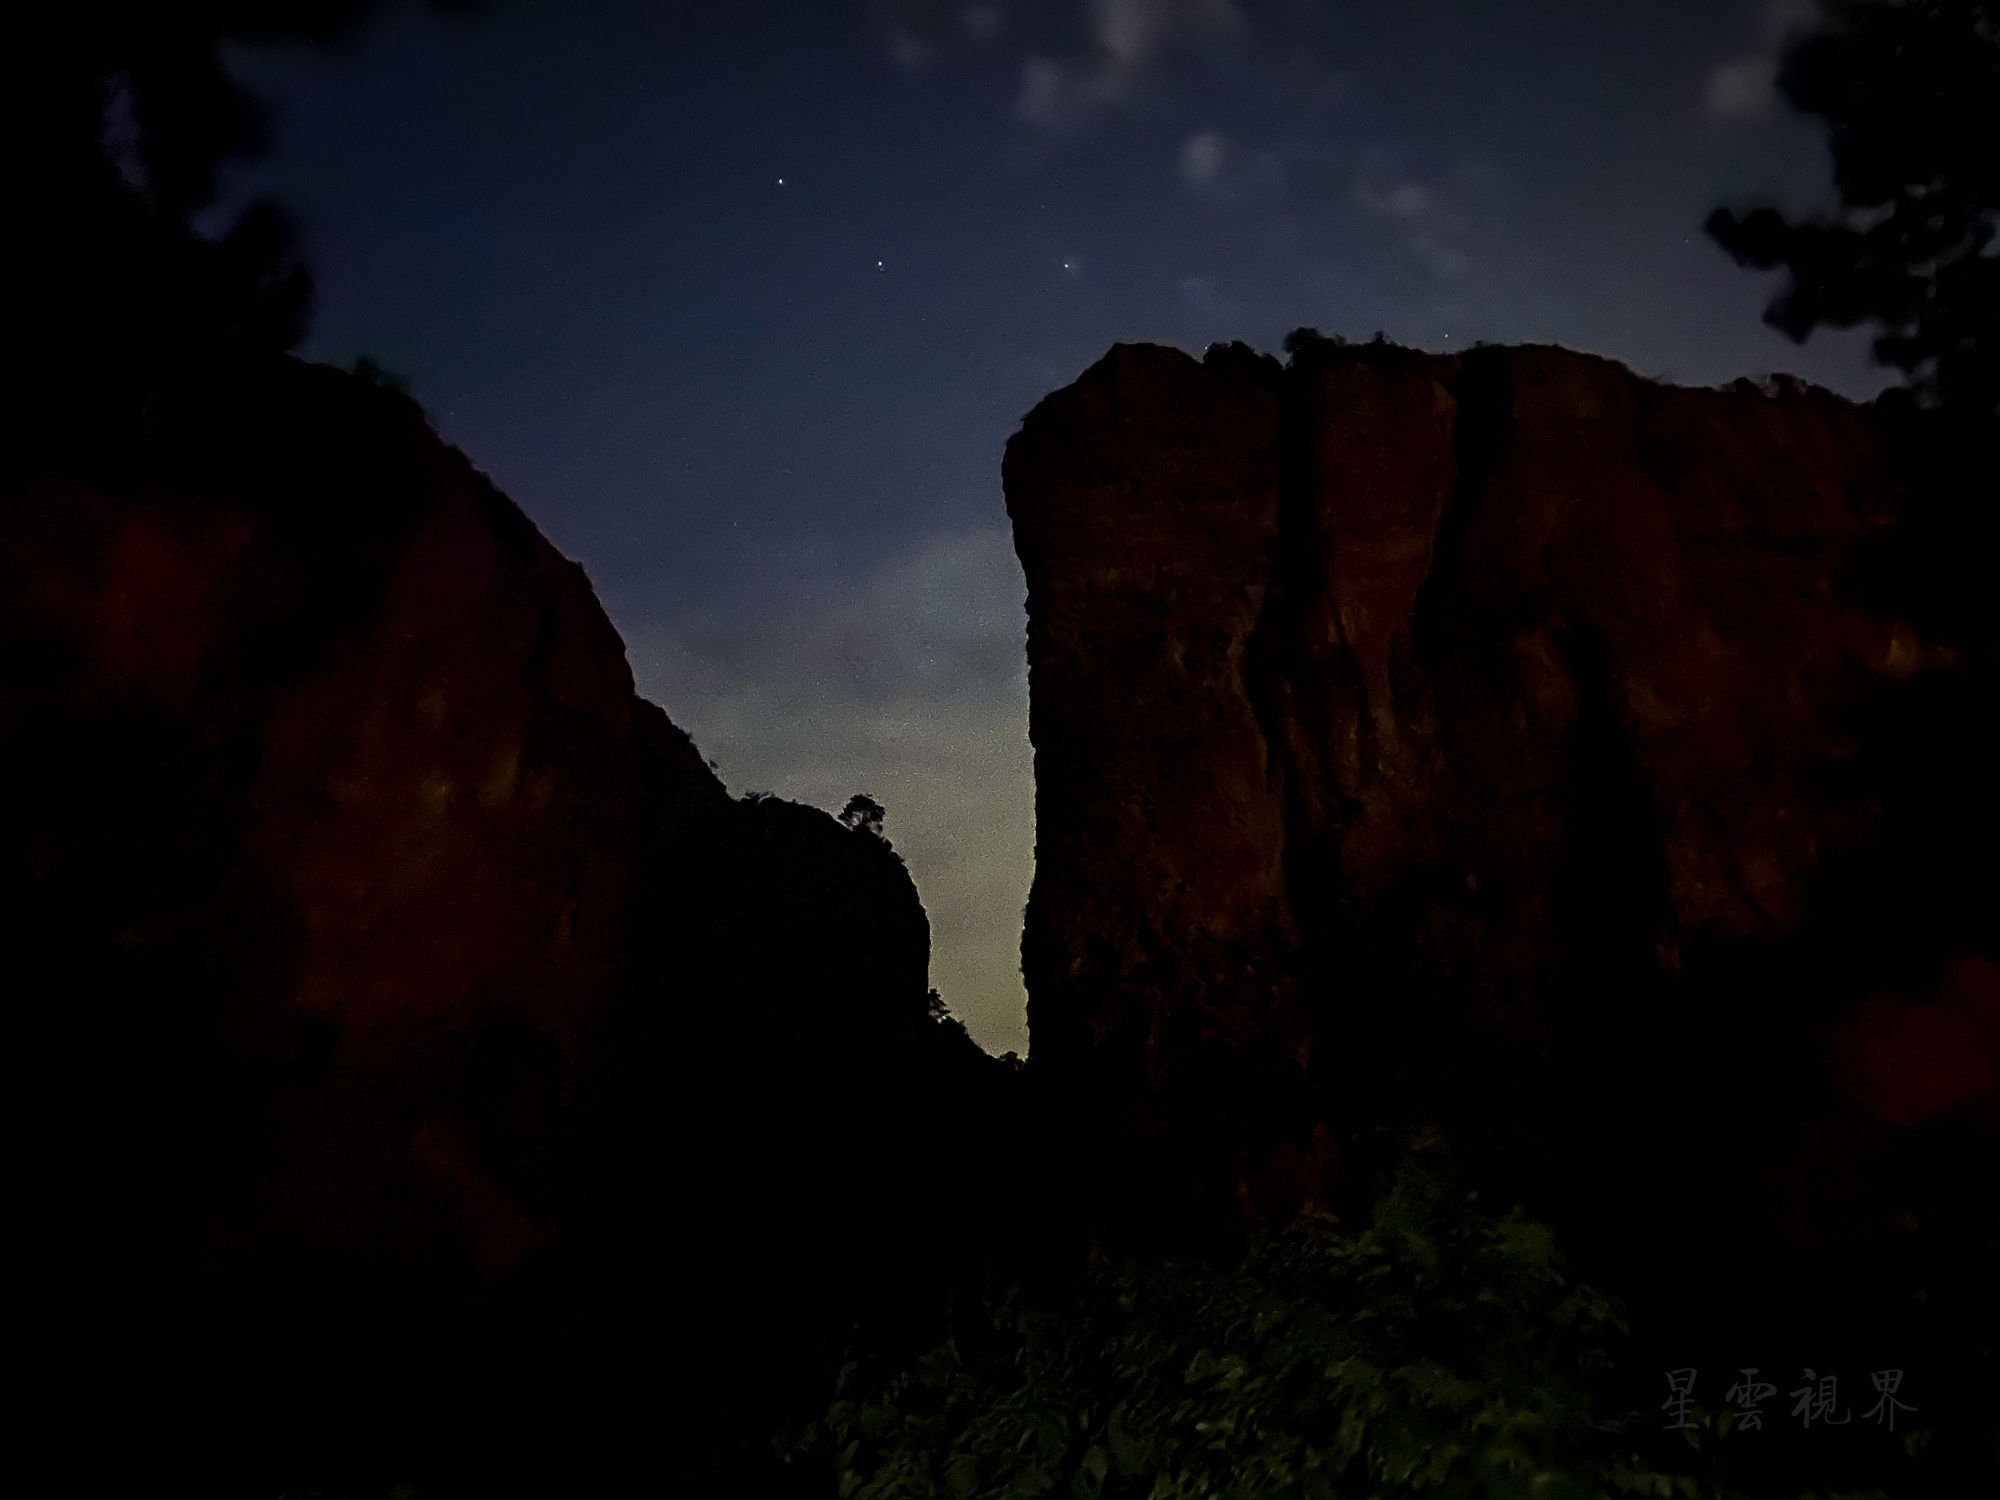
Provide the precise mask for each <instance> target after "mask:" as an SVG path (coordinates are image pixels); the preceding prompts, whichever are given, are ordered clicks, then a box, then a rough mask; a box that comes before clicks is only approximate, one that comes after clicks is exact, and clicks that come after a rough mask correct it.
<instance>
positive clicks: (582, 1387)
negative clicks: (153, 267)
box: [0, 359, 1013, 1494]
mask: <svg viewBox="0 0 2000 1500" xmlns="http://www.w3.org/2000/svg"><path fill="white" fill-rule="evenodd" d="M128 399H129V402H130V404H129V405H124V406H121V405H120V404H119V402H120V401H125V400H128ZM63 411H64V413H65V421H64V423H63V426H62V430H61V431H59V432H53V433H52V432H50V431H45V430H35V429H32V428H28V427H10V428H9V429H8V431H7V433H6V440H5V441H4V442H0V479H4V481H5V486H4V491H0V644H4V647H5V652H6V655H5V669H4V675H0V792H4V797H5V807H4V824H0V882H4V884H0V910H4V914H5V920H6V930H5V937H6V943H5V951H6V952H7V955H8V958H7V961H8V967H9V970H10V973H11V975H12V976H13V982H12V983H11V984H10V986H9V994H10V998H11V999H12V1000H13V1002H14V1007H13V1011H12V1016H13V1020H12V1023H11V1024H12V1026H13V1028H14V1029H13V1033H12V1038H13V1040H12V1046H13V1052H12V1053H11V1056H12V1058H13V1060H14V1064H15V1067H16V1069H17V1086H16V1089H15V1097H16V1100H17V1104H18V1105H19V1106H20V1108H21V1110H22V1114H23V1117H24V1119H25V1120H26V1121H27V1122H28V1126H29V1129H30V1131H31V1135H30V1139H32V1140H33V1141H34V1142H35V1146H34V1149H33V1151H32V1152H31V1153H30V1156H29V1161H28V1164H27V1166H26V1169H25V1171H24V1174H23V1179H24V1180H23V1181H22V1182H21V1183H20V1184H19V1185H18V1194H19V1203H20V1212H21V1217H22V1221H23V1223H24V1224H25V1225H26V1226H27V1228H26V1230H25V1232H24V1235H23V1244H24V1246H25V1248H26V1251H27V1253H28V1256H29V1258H30V1259H31V1261H32V1262H33V1264H34V1266H35V1272H34V1281H33V1284H34V1286H35V1287H36V1288H37V1290H36V1294H35V1306H36V1310H37V1311H36V1316H35V1319H34V1321H35V1323H36V1325H37V1330H38V1331H37V1333H36V1334H35V1335H34V1336H32V1337H31V1340H30V1342H31V1345H32V1346H33V1347H34V1348H36V1349H37V1350H39V1351H40V1353H39V1354H38V1355H37V1356H36V1357H37V1358H39V1359H45V1360H46V1361H47V1362H48V1367H49V1368H50V1369H51V1370H52V1371H54V1372H55V1378H53V1379H52V1380H51V1381H50V1386H51V1389H57V1390H62V1391H69V1392H85V1393H87V1397H78V1398H77V1399H75V1400H72V1401H70V1403H69V1405H68V1406H67V1407H66V1408H65V1409H64V1410H63V1411H62V1412H61V1413H52V1414H51V1416H50V1420H51V1421H53V1422H63V1423H77V1424H81V1426H80V1428H79V1430H78V1431H77V1432H76V1433H74V1434H72V1436H73V1437H74V1440H75V1442H76V1444H77V1445H79V1446H80V1447H89V1448H93V1449H103V1448H104V1447H105V1442H106V1440H107V1439H108V1438H109V1437H110V1435H111V1434H112V1433H115V1434H116V1435H117V1436H116V1441H115V1442H113V1443H111V1445H110V1449H109V1450H107V1451H105V1452H104V1453H102V1455H101V1457H100V1459H99V1460H94V1462H98V1463H100V1465H102V1464H112V1465H118V1464H129V1465H130V1466H131V1471H130V1472H129V1473H128V1472H126V1471H125V1470H122V1469H121V1470H119V1471H118V1472H117V1473H116V1474H113V1473H111V1472H109V1471H106V1472H104V1473H102V1474H100V1475H99V1477H100V1478H103V1479H104V1480H105V1487H107V1488H108V1487H114V1486H113V1484H112V1481H113V1480H116V1481H117V1483H118V1484H121V1485H122V1484H124V1483H126V1482H127V1481H128V1480H131V1479H135V1478H141V1477H143V1478H146V1479H148V1480H151V1481H155V1482H157V1481H158V1480H159V1479H160V1478H161V1477H162V1476H168V1475H172V1476H179V1475H181V1474H182V1473H187V1474H194V1473H196V1472H199V1473H200V1474H201V1475H202V1476H203V1481H204V1483H206V1484H208V1485H210V1486H212V1487H214V1488H217V1489H218V1490H219V1491H220V1492H223V1493H235V1492H237V1490H238V1489H241V1490H242V1491H243V1492H245V1493H258V1494H270V1493H276V1492H277V1490H279V1489H290V1488H293V1487H295V1486H296V1485H298V1484H301V1483H306V1482H307V1481H308V1480H311V1481H312V1482H320V1481H325V1482H327V1483H333V1482H336V1481H343V1480H344V1479H345V1478H351V1477H353V1476H355V1475H366V1474H368V1473H371V1472H372V1473H375V1474H377V1475H378V1476H379V1475H380V1474H382V1473H389V1474H392V1475H393V1474H402V1475H405V1476H407V1475H409V1474H412V1473H421V1474H427V1475H430V1476H431V1477H430V1478H428V1479H426V1480H425V1486H426V1490H427V1492H430V1490H431V1489H432V1488H433V1481H435V1486H440V1487H441V1488H438V1489H437V1492H439V1493H450V1492H452V1486H454V1485H459V1486H466V1487H469V1488H470V1489H471V1490H476V1491H477V1492H479V1493H511V1492H514V1491H515V1490H517V1489H519V1490H524V1491H529V1492H535V1493H549V1492H551V1489H552V1488H553V1489H554V1490H561V1489H563V1488H564V1487H565V1486H567V1485H569V1484H572V1483H575V1482H580V1481H579V1476H581V1475H585V1474H587V1473H588V1472H589V1466H590V1465H591V1464H598V1465H601V1466H602V1468H603V1470H604V1471H605V1472H604V1473H603V1474H600V1475H599V1476H598V1477H599V1478H600V1479H602V1478H605V1477H607V1476H610V1475H624V1474H627V1473H630V1472H634V1470H633V1465H634V1464H635V1463H643V1465H644V1468H645V1471H646V1472H648V1473H657V1474H659V1475H661V1476H663V1477H666V1476H671V1475H672V1474H673V1473H674V1472H676V1470H677V1469H679V1468H681V1467H684V1466H686V1465H688V1464H690V1463H693V1462H696V1461H697V1460H698V1459H699V1458H700V1456H701V1455H702V1454H703V1453H704V1452H707V1451H709V1450H710V1449H712V1448H714V1447H715V1445H716V1444H717V1443H718V1442H724V1441H726V1440H727V1439H726V1434H727V1432H728V1431H729V1430H730V1429H729V1423H730V1422H732V1421H737V1420H740V1421H742V1422H744V1423H746V1424H748V1425H747V1426H746V1428H745V1431H746V1432H751V1433H754V1432H755V1431H756V1424H757V1422H759V1421H761V1420H762V1419H764V1418H767V1417H769V1416H770V1415H772V1414H773V1413H774V1412H775V1411H776V1410H778V1409H779V1408H781V1407H782V1405H783V1403H784V1402H785V1401H787V1400H790V1399H813V1400H819V1401H823V1399H824V1392H823V1390H821V1389H820V1387H819V1384H818V1382H821V1381H825V1380H830V1379H831V1375H832V1373H833V1371H835V1370H837V1369H838V1368H839V1365H840V1363H841V1362H842V1361H844V1360H845V1359H847V1358H849V1357H860V1356H861V1355H862V1354H865V1353H866V1352H867V1351H868V1350H869V1349H870V1348H873V1347H875V1345H876V1344H878V1343H882V1342H887V1343H888V1344H891V1345H893V1344H895V1343H896V1341H897V1340H898V1339H903V1338H908V1339H920V1338H924V1337H931V1336H942V1335H941V1332H940V1331H939V1330H938V1329H937V1328H936V1326H935V1325H936V1322H937V1319H938V1318H940V1317H941V1316H943V1315H944V1312H945V1310H946V1308H947V1300H946V1299H947V1297H948V1296H949V1295H950V1294H951V1293H952V1291H953V1290H954V1289H956V1290H957V1291H958V1292H959V1293H960V1300H961V1301H964V1300H966V1299H967V1298H968V1297H969V1295H970V1292H971V1290H972V1289H974V1288H977V1287H979V1286H981V1285H983V1280H982V1278H983V1277H984V1275H985V1272H986V1265H985V1261H984V1259H983V1251H982V1249H981V1248H980V1245H979V1244H976V1243H974V1241H975V1240H978V1239H979V1236H980V1235H981V1234H983V1233H984V1231H983V1229H981V1230H975V1229H974V1227H973V1225H974V1220H975V1218H976V1217H978V1216H979V1215H980V1214H981V1213H983V1208H982V1207H981V1206H980V1205H979V1204H978V1203H977V1199H976V1194H977V1192H978V1191H980V1190H982V1189H984V1188H985V1187H987V1186H988V1185H989V1184H990V1180H991V1176H992V1173H991V1172H990V1171H989V1170H988V1165H989V1160H990V1157H991V1154H992V1150H993V1148H994V1147H995V1146H996V1144H997V1141H998V1139H999V1132H1000V1129H1001V1126H1000V1124H999V1121H1000V1120H1001V1118H1002V1115H1003V1113H1004V1110H1005V1108H1006V1107H1007V1106H1006V1097H1007V1091H1008V1088H1009V1080H1010V1079H1011V1077H1012V1076H1013V1075H1012V1072H1011V1069H1010V1068H1009V1067H1008V1066H1007V1065H1006V1064H1003V1063H1001V1062H998V1061H996V1060H994V1059H992V1058H989V1057H987V1056H986V1055H985V1054H984V1053H982V1052H981V1051H980V1050H979V1048H978V1047H977V1046H976V1045H974V1044H973V1043H972V1041H971V1040H970V1038H969V1037H967V1036H966V1034H965V1032H964V1030H963V1028H962V1027H960V1026H958V1025H957V1023H955V1022H948V1023H945V1024H940V1022H939V1021H938V1020H937V1019H935V1018H934V1014H933V1000H934V997H933V995H932V993H931V992H930V990H929V987H928V970H929V953H930V932H929V926H928V923H927V921H926V920H925V917H924V912H923V907H922V905H921V903H920V901H919V900H918V896H917V891H916V888H915V885H914V884H913V883H912V881H911V879H910V875H909V872H908V871H907V870H906V869H905V868H904V866H903V864H902V861H901V860H900V858H898V857H897V855H896V854H895V852H894V850H893V849H892V848H891V847H890V845H889V844H888V843H887V842H886V841H885V840H884V839H882V838H881V837H880V836H879V835H877V834H875V833H873V832H870V831H869V830H867V829H865V828H848V827H844V826H842V825H841V824H840V823H839V822H838V821H836V820H835V819H834V818H833V817H831V816H830V815H828V814H827V813H824V812H821V811H818V810H816V809H813V808H809V807H800V806H797V805H794V804H791V803H786V802H782V801H777V800H773V799H754V798H753V799H744V800H742V801H738V800H735V799H732V798H731V797H730V795H729V794H728V792H727V791H726V790H725V789H724V787H723V785H722V783H721V781H720V780H719V779H718V778H717V776H716V775H715V773H714V772H713V771H712V770H711V769H710V768H709V766H708V765H707V764H705V763H704V762H703V760H702V758H701V756H700V754H699V753H698V751H697V750H696V749H695V747H694V745H693V744H692V742H691V741H690V740H689V738H688V736H687V735H686V734H685V733H683V732H682V731H681V730H680V729H678V728H676V727H675V726H674V725H673V724H672V723H671V722H670V721H669V720H668V718H667V716H666V715H665V714H664V713H663V712H662V711H661V710H660V709H659V708H657V707H655V706H654V705H652V704H649V703H646V702H644V701H643V700H641V699H639V698H638V697H637V696H636V695H635V694H634V692H633V684H632V677H631V673H630V670H629V668H628V667H627V664H626V660H625V655H624V649H623V646H622V644H621V642H620V641H619V639H618V636H617V634H616V632H615V631H614V630H613V628H612V626H611V624H610V622H609V620H608V619H607V618H606V616H605V614H604V611H603V610H602V608H601V607H600V606H599V604H598V602H597V600H596V598H595V597H594V596H593V594H592V592H591V589H590V585H589V583H588V581H587V580H586V579H585V577H584V575H583V572H582V570H581V569H580V568H578V567H577V566H576V565H575V564H574V563H572V562H569V561H567V560H566V559H564V558H562V557H561V556H559V555H558V554H557V553H556V552H555V551H554V550H553V549H552V548H551V547H550V546H549V544H548V543H547V542H546V541H545V540H544V539H543V538H542V537H541V535H540V534H539V533H538V532H537V531H536V530H535V528H534V527H533V526H532V525H531V524H530V523H529V522H528V521H527V519H526V518H525V517H524V516H523V515H522V514H521V513H520V511H519V510H517V509H516V508H515V507H514V506H513V504H512V503H511V502H510V501H508V500H507V499H506V498H505V497H503V496H501V495H500V494H499V493H498V492H497V491H495V490H494V489H493V487H492V486H491V485H490V484H489V483H488V482H487V481H486V479H485V478H484V477H483V476H482V475H480V474H479V473H477V472H476V471H475V470H474V469H473V468H472V466H471V465H470V464H469V463H467V461H466V460H465V458H464V457H463V456H462V455H460V454H459V453H457V452H456V451H455V450H453V449H451V448H449V447H447V446H446V445H445V444H444V443H442V442H441V441H439V439H438V438H437V436H436V435H435V433H433V432H432V431H431V430H430V428H429V426H428V424H427V423H426V422H425V421H424V418H423V416H422V413H421V412H420V411H419V410H418V409H417V407H416V406H415V405H414V403H411V402H409V401H408V400H407V399H405V398H402V397H400V396H398V395H396V394H394V393H393V392H391V391H388V390H385V389H382V388H379V387H376V386H371V385H370V384H369V383H368V382H366V381H364V380H361V379H357V378H356V377H354V376H350V375H348V374H346V373H344V372H341V371H337V370H333V369H329V368H326V367H321V366H313V365H307V364H303V363H300V362H298V361H294V360H288V359H286V360H275V361H271V362H269V364H268V365H267V366H266V367H262V368H259V369H256V370H254V371H246V370H243V369H236V370H234V371H231V370H224V369H207V370H191V371H189V372H187V377H186V378H185V379H183V380H180V381H176V382H166V383H162V384H160V385H156V386H150V387H148V386H145V385H144V383H143V382H141V383H140V384H139V386H137V387H135V388H134V389H133V390H126V391H121V392H119V393H116V398H115V399H110V400H108V401H107V404H106V405H105V406H104V407H101V408H93V407H91V406H90V405H89V403H88V402H87V401H86V400H84V399H82V397H81V396H79V397H78V399H74V400H70V401H67V402H65V403H63ZM967 1278H970V1280H969V1281H968V1280H967ZM43 1324H46V1328H45V1329H44V1328H43V1327H42V1325H43ZM857 1324H859V1325H860V1327H859V1329H857ZM44 1333H45V1335H46V1339H45V1341H44V1339H43V1334H44ZM871 1341H872V1342H871ZM107 1349H115V1350H117V1351H118V1354H117V1357H116V1358H115V1359H107V1358H106V1357H105V1351H106V1350H107ZM66 1399H67V1398H66ZM92 1424H99V1425H98V1426H92ZM51 1430H53V1429H51ZM66 1441H67V1439H66ZM752 1458H753V1461H754V1453H753V1456H752ZM427 1466H428V1467H427Z"/></svg>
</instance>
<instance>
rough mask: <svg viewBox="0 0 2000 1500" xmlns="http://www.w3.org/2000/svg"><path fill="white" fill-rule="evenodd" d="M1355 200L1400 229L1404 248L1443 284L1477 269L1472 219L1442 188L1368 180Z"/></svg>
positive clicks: (1358, 188)
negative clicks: (1468, 242)
mask: <svg viewBox="0 0 2000 1500" xmlns="http://www.w3.org/2000/svg"><path fill="white" fill-rule="evenodd" d="M1354 201H1355V203H1356V205H1357V206H1359V207H1360V208H1361V209H1362V210H1363V211H1364V212H1365V213H1367V214H1369V215H1371V216H1372V217H1374V218H1377V219H1382V220H1386V221H1387V222H1388V223H1390V224H1393V225H1395V226H1396V228H1397V229H1398V230H1399V232H1400V234H1401V237H1402V242H1403V246H1404V248H1405V249H1406V250H1408V251H1409V253H1410V254H1411V255H1413V256H1415V257H1416V259H1417V260H1418V261H1419V262H1421V263H1422V264H1423V266H1424V267H1425V269H1427V270H1428V271H1429V272H1430V273H1431V274H1432V275H1433V276H1435V277H1437V278H1438V279H1439V280H1441V281H1459V280H1462V279H1463V278H1464V277H1465V276H1466V274H1467V273H1468V272H1469V271H1470V270H1471V269H1472V264H1473V262H1472V257H1471V255H1470V254H1469V253H1468V252H1467V250H1466V248H1465V242H1466V240H1467V239H1468V238H1469V236H1470V234H1471V230H1472V223H1471V220H1470V218H1469V216H1468V215H1467V214H1466V213H1465V212H1464V210H1463V209H1461V208H1460V207H1459V206H1458V204H1457V203H1456V201H1455V200H1454V198H1453V197H1452V196H1450V195H1449V194H1447V193H1446V191H1445V190H1444V189H1443V188H1442V187H1440V186H1439V185H1438V184H1436V183H1433V182H1423V181H1419V180H1416V179H1414V178H1405V179H1403V180H1400V181H1395V182H1390V183H1386V184H1384V183H1381V182H1378V181H1376V180H1374V179H1373V178H1371V177H1368V176H1363V177H1361V178H1359V179H1357V180H1356V182H1355V184H1354Z"/></svg>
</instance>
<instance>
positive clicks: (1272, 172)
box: [1177, 130, 1285, 204]
mask: <svg viewBox="0 0 2000 1500" xmlns="http://www.w3.org/2000/svg"><path fill="white" fill-rule="evenodd" d="M1177 165H1178V167H1179V170H1180V178H1181V185H1182V186H1183V187H1185V188H1186V189H1187V190H1188V192H1189V193H1191V194H1193V195H1194V196H1195V197H1197V198H1200V199H1203V200H1204V201H1206V202H1210V203H1218V204H1220V203H1228V204H1236V203H1242V202H1245V201H1247V200H1250V199H1258V198H1275V197H1278V196H1281V195H1282V194H1283V193H1284V190H1285V162H1284V157H1283V156H1282V155H1281V154H1280V153H1279V152H1277V151H1275V150H1257V151H1249V150H1245V149H1243V148H1242V147H1241V146H1239V145H1238V144H1237V143H1236V142H1235V141H1233V140H1231V139H1230V138H1229V137H1228V136H1226V135H1224V134H1223V133H1222V132H1221V131H1219V130H1202V131H1197V132H1196V133H1195V134H1193V135H1191V136H1189V137H1188V138H1187V139H1186V140H1185V141H1183V142H1182V143H1181V149H1180V156H1179V160H1178V163H1177Z"/></svg>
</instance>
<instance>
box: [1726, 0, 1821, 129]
mask: <svg viewBox="0 0 2000 1500" xmlns="http://www.w3.org/2000/svg"><path fill="white" fill-rule="evenodd" d="M1817 14H1818V11H1817V7H1816V6H1815V5H1814V3H1813V0H1764V4H1763V5H1762V6H1761V7H1760V8H1759V9H1758V12H1757V17H1756V19H1755V21H1753V22H1752V26H1751V29H1752V31H1753V33H1754V36H1755V40H1754V43H1753V45H1752V46H1751V47H1750V48H1749V49H1747V50H1745V51H1744V52H1742V53H1739V54H1738V55H1737V56H1735V57H1731V58H1728V59H1726V60H1725V61H1723V62H1720V63H1717V64H1716V65H1715V67H1714V68H1712V69H1710V70H1709V74H1708V83H1707V87H1706V89H1705V91H1704V93H1703V96H1702V109H1703V112H1704V113H1706V114H1707V115H1708V117H1709V118H1710V119H1712V120H1741V119H1754V118H1756V117H1758V116H1760V115H1766V114H1769V113H1770V112H1771V108H1772V106H1773V105H1774V104H1775V103H1776V102H1777V97H1778V91H1777V80H1778V64H1779V62H1780V61H1781V60H1782V59H1783V57H1784V53H1785V49H1786V47H1787V46H1789V45H1790V44H1791V42H1792V40H1793V39H1794V38H1795V37H1796V36H1797V35H1798V34H1799V33H1800V32H1801V31H1802V30H1805V29H1807V28H1809V27H1810V25H1811V23H1812V22H1813V20H1814V19H1815V17H1816V16H1817Z"/></svg>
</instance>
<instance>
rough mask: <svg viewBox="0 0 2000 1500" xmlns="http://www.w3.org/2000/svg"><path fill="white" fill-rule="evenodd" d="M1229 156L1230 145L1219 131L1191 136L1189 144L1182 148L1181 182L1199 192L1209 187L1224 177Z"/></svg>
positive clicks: (1188, 140) (1203, 132) (1209, 131)
mask: <svg viewBox="0 0 2000 1500" xmlns="http://www.w3.org/2000/svg"><path fill="white" fill-rule="evenodd" d="M1228 154H1229V146H1228V143H1227V142H1225V141H1224V140H1223V138H1222V132H1221V131H1219V130H1204V131H1202V132H1201V133H1200V134H1199V135H1191V136H1189V137H1188V138H1187V144H1185V145H1184V146H1182V147H1181V181H1182V182H1184V183H1186V184H1187V185H1188V186H1189V187H1190V188H1194V189H1197V190H1198V189H1201V188H1205V187H1207V186H1208V185H1209V184H1210V183H1212V182H1214V181H1215V179H1216V178H1217V177H1219V176H1221V175H1222V166H1223V160H1224V158H1225V157H1227V156H1228Z"/></svg>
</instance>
